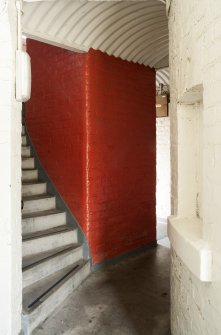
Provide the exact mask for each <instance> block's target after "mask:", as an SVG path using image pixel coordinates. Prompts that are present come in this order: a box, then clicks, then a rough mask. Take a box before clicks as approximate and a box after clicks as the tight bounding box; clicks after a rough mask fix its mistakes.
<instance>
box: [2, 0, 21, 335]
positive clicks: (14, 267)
mask: <svg viewBox="0 0 221 335" xmlns="http://www.w3.org/2000/svg"><path fill="white" fill-rule="evenodd" d="M16 26H17V25H16V10H15V1H13V0H10V1H5V0H1V1H0V50H1V51H0V159H1V163H0V190H1V193H0V194H1V197H0V334H1V335H17V334H18V333H19V332H20V329H21V300H22V299H21V289H22V276H21V104H19V103H17V102H16V101H15V98H14V97H15V47H16V30H17V29H16V28H17V27H16Z"/></svg>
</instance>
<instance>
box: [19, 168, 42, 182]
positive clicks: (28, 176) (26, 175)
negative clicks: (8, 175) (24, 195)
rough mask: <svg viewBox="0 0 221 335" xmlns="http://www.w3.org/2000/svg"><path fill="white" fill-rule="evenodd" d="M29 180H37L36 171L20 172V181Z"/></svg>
mask: <svg viewBox="0 0 221 335" xmlns="http://www.w3.org/2000/svg"><path fill="white" fill-rule="evenodd" d="M29 180H38V171H37V170H30V171H25V170H24V171H22V181H29Z"/></svg>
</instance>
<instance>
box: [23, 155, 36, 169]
mask: <svg viewBox="0 0 221 335" xmlns="http://www.w3.org/2000/svg"><path fill="white" fill-rule="evenodd" d="M34 167H35V160H34V158H26V159H24V160H22V169H34Z"/></svg>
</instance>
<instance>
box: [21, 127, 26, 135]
mask: <svg viewBox="0 0 221 335" xmlns="http://www.w3.org/2000/svg"><path fill="white" fill-rule="evenodd" d="M21 134H22V135H25V126H22V131H21Z"/></svg>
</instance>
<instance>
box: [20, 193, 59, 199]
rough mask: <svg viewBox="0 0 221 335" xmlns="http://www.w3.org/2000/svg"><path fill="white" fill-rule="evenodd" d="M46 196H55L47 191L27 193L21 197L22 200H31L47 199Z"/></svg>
mask: <svg viewBox="0 0 221 335" xmlns="http://www.w3.org/2000/svg"><path fill="white" fill-rule="evenodd" d="M47 198H55V196H54V195H53V194H49V193H43V194H37V195H28V196H24V197H22V200H23V201H31V200H41V199H47Z"/></svg>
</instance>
